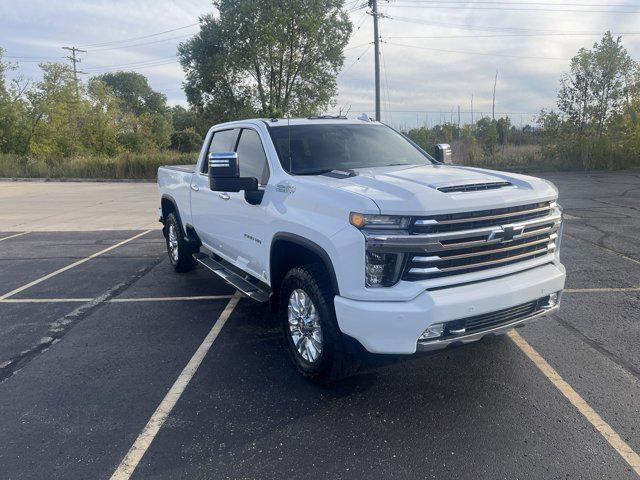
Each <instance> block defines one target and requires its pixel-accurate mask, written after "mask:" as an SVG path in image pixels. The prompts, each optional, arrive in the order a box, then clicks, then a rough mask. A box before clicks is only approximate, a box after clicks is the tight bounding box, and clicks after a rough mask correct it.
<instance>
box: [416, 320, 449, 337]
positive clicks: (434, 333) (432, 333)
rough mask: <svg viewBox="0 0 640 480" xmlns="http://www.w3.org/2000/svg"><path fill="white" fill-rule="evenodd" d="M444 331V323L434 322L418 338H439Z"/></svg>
mask: <svg viewBox="0 0 640 480" xmlns="http://www.w3.org/2000/svg"><path fill="white" fill-rule="evenodd" d="M443 332H444V323H434V324H433V325H431V326H430V327H428V328H427V329H426V330H425V331H424V332H422V335H420V338H419V339H418V340H429V339H431V338H438V337H441V336H442V333H443Z"/></svg>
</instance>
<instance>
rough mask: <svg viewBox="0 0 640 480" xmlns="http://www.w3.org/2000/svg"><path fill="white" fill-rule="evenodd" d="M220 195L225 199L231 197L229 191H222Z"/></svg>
mask: <svg viewBox="0 0 640 480" xmlns="http://www.w3.org/2000/svg"><path fill="white" fill-rule="evenodd" d="M218 196H219V197H220V198H221V199H223V200H229V199H230V198H231V197H230V196H229V194H227V192H220V193H219V194H218Z"/></svg>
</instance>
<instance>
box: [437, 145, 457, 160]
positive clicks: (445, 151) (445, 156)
mask: <svg viewBox="0 0 640 480" xmlns="http://www.w3.org/2000/svg"><path fill="white" fill-rule="evenodd" d="M434 157H435V158H436V160H438V161H439V162H441V163H446V164H447V165H451V164H452V163H453V161H452V160H451V146H450V145H449V144H448V143H439V144H438V145H436V147H435V149H434Z"/></svg>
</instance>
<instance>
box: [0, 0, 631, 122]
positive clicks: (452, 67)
mask: <svg viewBox="0 0 640 480" xmlns="http://www.w3.org/2000/svg"><path fill="white" fill-rule="evenodd" d="M588 2H596V0H588ZM588 2H587V1H585V2H582V3H588ZM346 3H347V6H348V7H353V6H356V5H358V4H361V3H362V2H360V1H357V2H356V1H354V0H348V1H347V2H346ZM520 3H522V2H520ZM525 3H526V2H525ZM538 3H539V2H538ZM548 3H549V6H547V7H545V6H542V5H538V4H536V5H535V6H534V5H529V6H528V7H522V6H521V5H520V6H518V5H515V4H514V5H511V6H509V5H505V4H503V3H500V4H498V3H496V4H487V3H486V2H480V3H477V4H475V5H474V2H472V1H470V2H466V3H463V4H460V3H458V4H453V3H451V2H449V3H446V2H441V3H437V4H434V3H433V2H431V3H425V2H415V1H414V2H413V3H410V2H409V1H408V0H396V1H391V2H383V1H380V2H379V4H380V6H381V7H380V8H381V11H382V13H383V14H384V15H385V17H384V18H382V19H381V20H380V32H381V37H382V39H383V42H384V43H383V44H382V51H383V56H382V60H383V62H382V63H383V71H382V87H383V88H382V98H383V101H382V110H383V112H382V113H383V115H382V117H383V120H385V121H388V122H390V123H392V124H394V125H395V126H400V125H405V124H406V125H407V126H409V127H410V126H413V125H415V124H417V123H420V124H422V123H425V122H428V123H430V124H433V123H437V122H440V121H442V120H443V119H447V120H448V119H450V118H451V111H452V110H453V111H454V118H455V117H457V109H458V106H460V110H461V111H462V112H463V113H462V115H461V118H462V121H463V122H464V121H468V120H470V118H471V115H470V113H465V112H469V111H470V109H471V105H470V104H471V96H472V95H473V98H474V114H475V117H476V118H477V117H478V116H479V115H480V114H481V113H483V114H485V115H486V114H489V113H490V110H491V98H492V93H493V79H494V75H495V72H496V70H498V83H497V89H496V110H497V111H498V112H511V116H512V118H513V120H514V122H515V123H520V122H524V123H526V122H530V121H531V120H532V119H533V115H534V114H535V113H537V112H538V111H539V110H540V109H541V108H551V107H553V106H554V105H555V99H556V92H557V87H558V80H559V78H560V75H561V74H562V72H564V71H566V70H567V69H568V65H569V59H570V58H571V57H572V56H573V55H574V54H575V53H576V51H577V50H578V49H579V48H580V47H590V46H591V45H592V44H593V43H594V42H595V41H597V40H598V39H599V37H598V35H591V36H587V35H573V34H571V33H576V32H582V33H585V32H587V33H592V32H597V33H598V34H599V33H603V32H605V31H606V30H612V31H614V32H626V33H632V32H636V33H637V32H638V30H639V29H638V28H637V27H636V25H637V23H638V20H639V19H640V14H632V13H628V14H610V13H602V12H588V13H584V12H576V11H555V12H550V11H539V10H540V9H546V10H599V11H601V10H618V11H620V10H633V11H637V10H640V8H638V7H636V6H634V5H633V2H630V1H629V2H626V3H625V2H623V0H619V1H616V4H618V5H620V4H625V5H628V7H625V8H622V7H615V8H614V7H611V8H606V7H601V6H600V7H593V8H583V7H570V6H567V7H562V5H561V4H560V3H559V2H557V1H552V0H550V1H549V2H548ZM596 4H597V5H603V2H596ZM402 5H404V6H402ZM434 6H439V7H447V8H434ZM421 7H429V8H421ZM506 7H510V8H512V9H521V10H512V9H505V8H506ZM522 8H530V9H529V10H522ZM212 10H213V7H212V5H211V2H210V0H181V1H180V2H175V1H169V0H135V1H134V0H86V1H82V2H78V1H71V2H69V1H62V0H22V1H21V2H2V5H1V6H0V32H2V36H1V37H0V46H2V47H3V48H5V49H6V50H7V54H8V55H13V56H37V57H50V58H47V60H55V59H59V60H60V61H64V60H63V57H64V56H66V54H67V53H68V52H65V51H63V50H61V47H62V46H65V45H76V46H81V47H82V48H84V49H85V50H88V52H87V53H85V54H82V56H81V58H82V63H81V65H80V67H81V68H82V69H85V70H86V71H88V72H90V73H92V74H94V73H99V72H101V71H109V70H114V69H117V68H118V67H109V66H111V65H125V64H133V65H129V66H123V67H122V68H126V69H133V70H138V71H139V72H140V73H143V74H144V75H147V76H148V77H149V81H150V83H151V85H152V86H153V87H154V88H156V89H158V90H160V91H163V92H164V93H165V94H166V95H167V97H168V99H169V102H170V103H172V104H176V103H180V104H184V103H185V98H184V93H183V92H182V90H181V88H180V87H181V83H182V81H183V79H184V73H183V72H182V70H181V68H180V66H179V64H178V63H177V59H176V61H173V62H172V61H171V58H170V57H172V56H173V55H175V53H176V47H177V45H178V43H180V42H181V41H184V40H185V39H186V38H188V36H189V35H192V34H193V33H195V32H197V27H190V28H187V29H182V30H177V31H174V32H169V33H166V34H163V35H156V36H153V37H149V38H146V39H140V40H130V41H126V42H120V43H107V42H117V41H120V40H126V39H133V38H136V37H141V36H146V35H151V34H154V33H155V32H161V31H166V30H172V29H175V28H177V27H181V26H184V25H189V24H192V23H195V22H197V21H198V17H199V16H201V15H203V14H205V13H209V12H211V11H212ZM350 15H351V19H352V21H353V24H354V27H355V28H356V31H355V32H354V34H353V36H352V38H351V41H350V44H349V47H354V48H349V49H348V50H347V51H345V57H346V59H345V68H344V72H343V73H341V74H340V75H339V76H338V90H339V95H338V97H337V99H336V102H337V107H336V110H337V109H338V108H340V107H342V108H344V109H347V108H349V107H351V108H350V114H352V115H354V114H359V113H362V112H366V113H368V114H373V110H374V102H373V98H374V92H373V90H374V82H373V70H374V69H373V63H374V58H373V48H372V47H371V46H369V45H368V44H369V43H370V42H371V41H372V40H373V27H372V18H371V16H370V15H367V13H366V9H360V10H355V11H353V12H352V13H350ZM545 32H546V34H544V33H545ZM551 33H554V34H551ZM556 33H569V34H565V35H557V34H556ZM497 35H501V36H497ZM504 35H509V36H504ZM417 37H435V38H417ZM623 41H624V45H625V47H626V48H627V49H628V50H629V52H630V53H631V54H632V56H634V57H635V58H636V59H638V58H640V36H639V35H627V36H624V37H623ZM105 43H106V44H105ZM96 44H104V45H96ZM365 51H366V52H365ZM359 56H361V58H360V60H358V61H357V62H356V59H357V58H358V57H359ZM530 57H547V58H548V59H542V58H530ZM550 58H558V59H560V60H552V59H550ZM157 59H160V60H158V61H157V62H155V60H157ZM162 59H164V60H162ZM43 60H44V58H43ZM36 61H37V60H34V59H22V62H21V65H20V67H21V69H20V70H21V73H22V74H24V75H26V76H28V77H34V78H35V77H37V76H38V75H39V71H38V68H37V63H36ZM354 62H355V63H354Z"/></svg>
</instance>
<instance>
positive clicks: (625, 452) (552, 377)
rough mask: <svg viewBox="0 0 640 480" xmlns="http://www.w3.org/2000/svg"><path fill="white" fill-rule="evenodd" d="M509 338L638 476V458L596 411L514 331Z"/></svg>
mask: <svg viewBox="0 0 640 480" xmlns="http://www.w3.org/2000/svg"><path fill="white" fill-rule="evenodd" d="M507 335H508V336H509V338H511V340H513V342H514V343H515V344H516V345H517V346H518V348H520V350H522V351H523V352H524V354H525V355H526V356H527V357H529V359H530V360H531V361H532V362H533V363H534V364H535V366H536V367H538V370H540V371H541V372H542V374H543V375H544V376H545V377H547V378H548V379H549V381H550V382H551V383H553V385H554V386H555V387H556V388H557V389H558V390H560V392H561V393H562V394H563V395H564V396H565V397H566V398H567V400H569V402H571V405H573V406H574V407H576V409H577V410H578V411H579V412H580V413H581V414H582V415H583V416H584V417H585V418H586V419H587V420H588V421H589V423H590V424H591V425H593V427H594V428H595V429H596V430H598V432H600V434H601V435H602V436H603V437H604V439H605V440H606V441H607V442H609V445H611V446H612V447H613V448H614V449H615V451H616V452H618V454H619V455H620V456H621V457H622V458H623V459H624V461H625V462H627V463H628V464H629V466H630V467H631V468H632V469H633V470H634V471H635V472H636V474H637V475H639V476H640V456H639V455H638V454H637V453H636V452H635V451H634V450H633V449H632V448H631V447H630V446H629V445H628V444H627V443H626V442H625V441H624V440H623V439H622V438H621V437H620V435H618V434H617V433H616V431H615V430H614V429H613V428H611V426H610V425H609V424H608V423H607V422H605V421H604V420H603V419H602V417H600V415H598V414H597V413H596V411H595V410H594V409H593V408H591V407H590V406H589V404H587V402H586V401H585V400H584V399H583V398H582V397H581V396H580V395H579V394H578V392H576V391H575V390H574V389H573V388H572V387H571V385H569V384H568V383H567V382H566V381H565V380H564V379H563V378H562V377H561V376H560V374H559V373H558V372H556V371H555V370H554V369H553V367H552V366H551V365H549V364H548V363H547V361H546V360H545V359H544V358H542V356H541V355H540V354H539V353H538V352H537V351H536V350H535V349H534V348H533V347H532V346H531V345H529V343H527V341H526V340H525V339H524V338H522V337H521V336H520V334H519V333H518V332H516V331H515V330H511V331H510V332H509V333H507Z"/></svg>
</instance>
